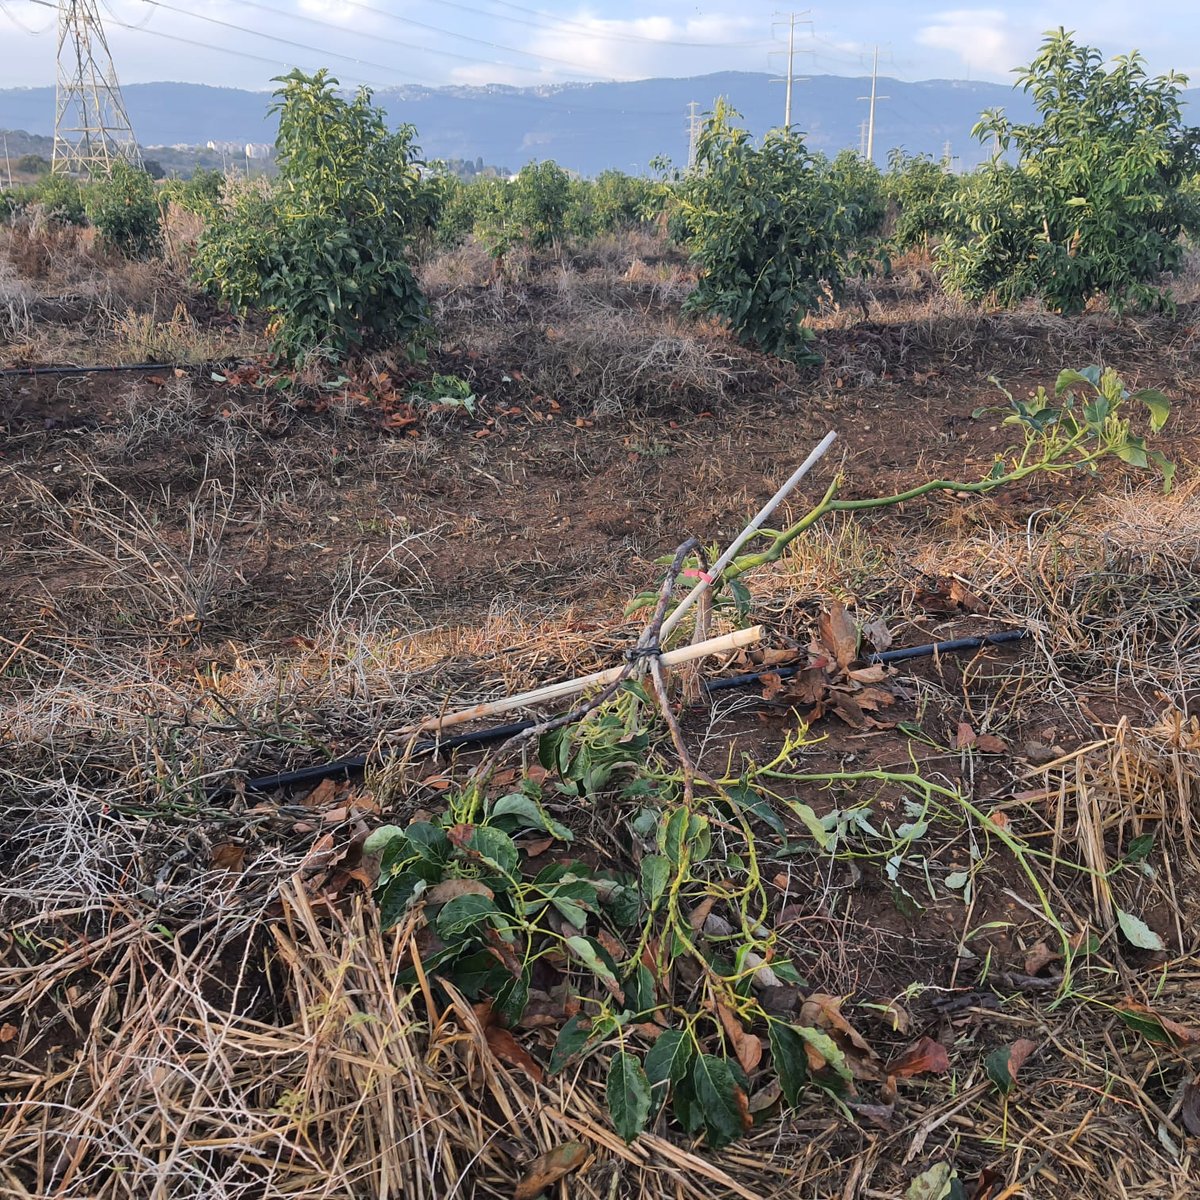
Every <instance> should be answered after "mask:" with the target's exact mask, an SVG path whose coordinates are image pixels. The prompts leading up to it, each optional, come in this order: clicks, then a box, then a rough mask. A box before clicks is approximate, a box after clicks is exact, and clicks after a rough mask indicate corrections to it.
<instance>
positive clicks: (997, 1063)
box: [983, 1046, 1017, 1096]
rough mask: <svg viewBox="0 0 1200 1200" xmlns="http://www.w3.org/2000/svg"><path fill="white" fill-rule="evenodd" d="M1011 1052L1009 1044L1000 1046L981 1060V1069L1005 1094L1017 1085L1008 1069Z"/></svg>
mask: <svg viewBox="0 0 1200 1200" xmlns="http://www.w3.org/2000/svg"><path fill="white" fill-rule="evenodd" d="M1011 1054H1012V1047H1011V1046H1000V1047H998V1048H997V1049H995V1050H993V1051H992V1052H991V1054H989V1055H988V1056H987V1058H985V1059H984V1060H983V1069H984V1070H985V1071H986V1072H987V1077H988V1078H989V1079H990V1080H991V1081H992V1082H993V1083H994V1084H995V1085H996V1087H997V1088H998V1089H999V1091H1000V1092H1001V1093H1002V1094H1003V1095H1005V1096H1007V1095H1008V1094H1009V1092H1011V1091H1012V1090H1013V1088H1015V1087H1016V1086H1017V1081H1016V1080H1015V1079H1014V1078H1013V1077H1012V1074H1011V1073H1010V1071H1009V1069H1008V1060H1009V1056H1010V1055H1011Z"/></svg>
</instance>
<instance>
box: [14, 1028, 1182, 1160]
mask: <svg viewBox="0 0 1200 1200" xmlns="http://www.w3.org/2000/svg"><path fill="white" fill-rule="evenodd" d="M6 1028H11V1026H6ZM3 1032H4V1031H3V1030H0V1035H2V1034H3ZM1179 1119H1180V1120H1181V1121H1182V1122H1183V1127H1184V1129H1186V1130H1187V1131H1188V1133H1190V1134H1191V1135H1192V1137H1200V1079H1193V1080H1192V1082H1191V1083H1189V1084H1188V1085H1187V1086H1186V1087H1185V1088H1184V1089H1183V1105H1182V1107H1181V1108H1180V1110H1179Z"/></svg>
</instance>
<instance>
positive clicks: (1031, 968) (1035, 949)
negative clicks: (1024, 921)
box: [1025, 942, 1062, 975]
mask: <svg viewBox="0 0 1200 1200" xmlns="http://www.w3.org/2000/svg"><path fill="white" fill-rule="evenodd" d="M1060 958H1062V952H1061V951H1059V950H1054V949H1052V948H1051V947H1050V946H1048V945H1047V944H1046V943H1045V942H1037V943H1036V944H1035V945H1034V946H1032V947H1031V948H1030V950H1029V953H1028V954H1026V955H1025V974H1026V975H1037V974H1039V973H1040V972H1041V971H1042V970H1043V969H1044V968H1046V967H1048V966H1049V965H1050V964H1051V963H1052V962H1057V961H1058V960H1059V959H1060Z"/></svg>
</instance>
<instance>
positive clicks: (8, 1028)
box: [0, 1023, 18, 1043]
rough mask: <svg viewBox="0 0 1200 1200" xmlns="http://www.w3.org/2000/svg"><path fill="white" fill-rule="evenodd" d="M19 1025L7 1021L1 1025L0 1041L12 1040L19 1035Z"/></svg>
mask: <svg viewBox="0 0 1200 1200" xmlns="http://www.w3.org/2000/svg"><path fill="white" fill-rule="evenodd" d="M17 1032H18V1030H17V1027H16V1026H15V1025H9V1024H7V1023H5V1024H4V1025H0V1043H3V1042H11V1041H12V1040H13V1039H14V1038H15V1037H16V1036H17Z"/></svg>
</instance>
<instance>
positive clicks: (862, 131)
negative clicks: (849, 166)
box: [858, 121, 867, 158]
mask: <svg viewBox="0 0 1200 1200" xmlns="http://www.w3.org/2000/svg"><path fill="white" fill-rule="evenodd" d="M858 157H859V158H866V157H867V123H866V121H860V122H859V123H858Z"/></svg>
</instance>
